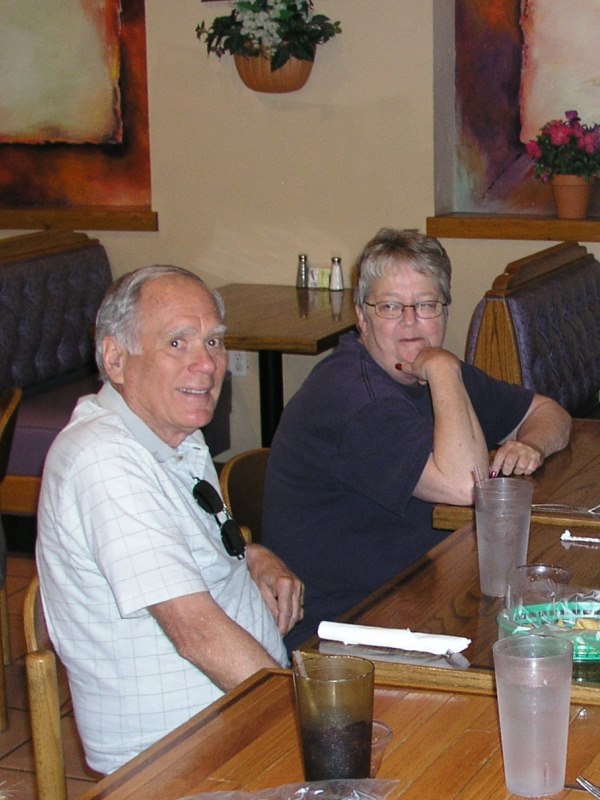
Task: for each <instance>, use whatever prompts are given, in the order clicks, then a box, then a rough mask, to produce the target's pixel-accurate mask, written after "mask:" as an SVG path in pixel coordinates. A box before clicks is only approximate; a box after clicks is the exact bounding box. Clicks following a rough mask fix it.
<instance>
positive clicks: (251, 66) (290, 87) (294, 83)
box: [233, 54, 313, 93]
mask: <svg viewBox="0 0 600 800" xmlns="http://www.w3.org/2000/svg"><path fill="white" fill-rule="evenodd" d="M233 58H234V61H235V66H236V69H237V71H238V75H239V76H240V78H241V79H242V81H243V82H244V83H245V84H246V86H247V87H248V88H249V89H253V90H254V91H255V92H269V93H276V92H277V93H281V92H295V91H297V90H298V89H301V88H302V87H303V86H304V84H305V83H306V81H307V80H308V76H309V75H310V73H311V71H312V68H313V62H312V61H304V60H300V59H297V58H294V57H291V58H289V59H288V60H287V61H286V63H285V64H284V65H283V66H282V67H280V68H279V69H276V70H275V71H274V72H273V71H272V70H271V62H270V60H269V59H268V58H265V56H240V55H237V54H236V55H234V57H233Z"/></svg>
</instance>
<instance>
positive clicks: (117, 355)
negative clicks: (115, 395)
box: [102, 336, 127, 385]
mask: <svg viewBox="0 0 600 800" xmlns="http://www.w3.org/2000/svg"><path fill="white" fill-rule="evenodd" d="M126 360H127V350H126V349H125V348H124V347H123V345H122V344H121V343H120V342H118V341H117V340H116V339H115V337H114V336H105V337H104V339H103V341H102V362H103V364H104V370H105V372H106V374H107V375H108V378H109V380H110V382H111V383H114V384H116V385H122V384H123V383H125V379H124V375H123V372H124V369H125V362H126Z"/></svg>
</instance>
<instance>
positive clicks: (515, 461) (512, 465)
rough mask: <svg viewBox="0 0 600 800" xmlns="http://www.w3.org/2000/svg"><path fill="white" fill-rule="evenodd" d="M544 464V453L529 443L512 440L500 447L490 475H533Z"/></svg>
mask: <svg viewBox="0 0 600 800" xmlns="http://www.w3.org/2000/svg"><path fill="white" fill-rule="evenodd" d="M543 463H544V455H543V453H542V452H541V451H540V450H538V449H537V448H536V447H534V446H533V445H531V444H527V442H520V441H519V440H518V439H512V440H510V441H508V442H505V443H504V444H503V445H500V447H499V448H498V450H497V451H496V453H495V455H494V458H493V459H492V463H491V464H490V475H491V476H492V477H493V478H495V477H496V476H497V475H531V474H532V473H533V472H535V471H536V469H539V467H541V466H542V464H543Z"/></svg>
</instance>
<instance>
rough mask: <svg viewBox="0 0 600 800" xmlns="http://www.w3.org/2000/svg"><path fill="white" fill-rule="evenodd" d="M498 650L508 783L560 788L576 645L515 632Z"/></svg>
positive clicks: (538, 789)
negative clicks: (574, 647)
mask: <svg viewBox="0 0 600 800" xmlns="http://www.w3.org/2000/svg"><path fill="white" fill-rule="evenodd" d="M493 650H494V668H495V672H496V690H497V694H498V710H499V713H500V735H501V738H502V757H503V760H504V779H505V781H506V787H507V789H508V790H509V791H510V792H512V793H513V794H518V795H520V796H521V797H547V796H548V795H552V794H556V793H557V792H560V791H561V790H562V789H563V788H564V784H565V771H566V763H567V740H568V733H569V700H570V696H571V674H572V667H573V646H572V644H571V642H569V641H567V640H565V639H559V638H555V637H552V636H536V635H520V634H515V635H513V636H508V637H506V638H505V639H500V640H499V641H497V642H496V643H495V644H494V648H493Z"/></svg>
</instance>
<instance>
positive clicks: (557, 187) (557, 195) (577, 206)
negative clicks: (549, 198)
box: [550, 175, 594, 219]
mask: <svg viewBox="0 0 600 800" xmlns="http://www.w3.org/2000/svg"><path fill="white" fill-rule="evenodd" d="M550 184H551V186H552V193H553V195H554V205H555V206H556V216H557V217H558V218H559V219H584V218H585V217H586V216H587V211H588V206H589V204H590V197H591V194H592V186H593V185H594V179H593V178H585V177H583V176H581V175H553V176H552V178H550Z"/></svg>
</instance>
